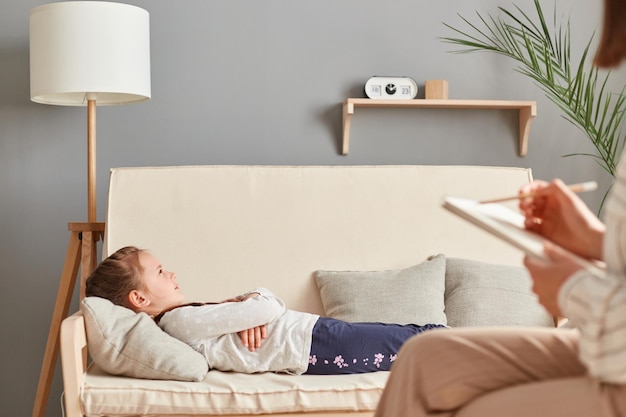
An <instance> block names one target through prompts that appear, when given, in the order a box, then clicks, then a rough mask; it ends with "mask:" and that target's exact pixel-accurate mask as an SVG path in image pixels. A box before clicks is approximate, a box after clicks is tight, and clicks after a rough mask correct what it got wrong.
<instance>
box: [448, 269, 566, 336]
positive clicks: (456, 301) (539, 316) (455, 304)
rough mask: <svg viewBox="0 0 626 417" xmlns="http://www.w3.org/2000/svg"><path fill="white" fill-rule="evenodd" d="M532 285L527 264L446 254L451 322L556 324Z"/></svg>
mask: <svg viewBox="0 0 626 417" xmlns="http://www.w3.org/2000/svg"><path fill="white" fill-rule="evenodd" d="M531 286H532V284H531V279H530V275H529V274H528V271H527V270H526V268H523V267H518V266H506V265H494V264H489V263H484V262H478V261H474V260H469V259H459V258H446V292H445V303H446V310H445V311H446V316H447V318H448V325H449V326H450V327H466V326H470V327H473V326H547V327H553V326H554V321H553V319H552V316H550V314H548V312H547V311H546V310H545V309H544V308H543V307H542V306H541V304H539V301H538V299H537V296H536V295H535V294H534V293H533V292H532V289H531V288H532V287H531Z"/></svg>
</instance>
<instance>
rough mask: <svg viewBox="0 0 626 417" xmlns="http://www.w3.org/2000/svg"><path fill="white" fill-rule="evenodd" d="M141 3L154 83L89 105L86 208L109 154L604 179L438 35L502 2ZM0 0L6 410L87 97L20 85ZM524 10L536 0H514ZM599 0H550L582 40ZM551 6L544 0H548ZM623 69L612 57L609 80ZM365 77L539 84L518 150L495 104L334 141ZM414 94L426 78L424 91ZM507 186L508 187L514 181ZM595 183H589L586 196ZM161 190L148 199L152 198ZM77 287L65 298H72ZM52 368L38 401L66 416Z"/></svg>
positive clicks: (21, 26)
mask: <svg viewBox="0 0 626 417" xmlns="http://www.w3.org/2000/svg"><path fill="white" fill-rule="evenodd" d="M128 2H129V3H133V4H136V5H138V6H141V7H144V8H146V9H147V10H148V11H149V12H150V16H151V44H152V92H153V96H152V99H151V100H150V101H148V102H145V103H142V104H135V105H128V106H122V107H100V108H98V112H97V113H98V127H97V130H98V213H99V216H98V217H99V220H101V221H103V220H104V212H105V200H106V195H107V179H108V170H109V169H110V168H111V167H119V166H148V165H183V164H185V165H186V164H286V165H309V164H313V165H320V164H323V165H326V164H328V165H348V164H350V165H353V164H354V165H358V164H468V165H502V166H504V165H507V166H508V165H513V166H522V167H531V168H532V169H533V172H534V175H535V177H536V178H545V179H551V178H553V177H557V176H558V177H562V178H563V179H565V180H566V181H568V182H575V181H582V180H588V179H597V180H598V181H600V182H601V184H602V188H603V189H604V188H606V187H607V186H608V184H609V183H610V181H609V178H607V176H606V175H605V174H604V173H603V172H602V171H601V169H600V168H599V167H598V166H597V165H596V164H595V163H594V162H593V161H592V160H591V159H590V158H584V157H571V158H563V157H562V155H564V154H567V153H573V152H590V151H591V150H592V149H591V147H590V145H589V143H588V141H587V139H586V138H585V137H584V136H583V134H582V133H581V132H579V131H578V130H577V129H576V128H574V127H572V126H571V125H570V124H569V123H568V122H567V121H565V120H564V119H562V118H561V114H560V112H559V111H558V110H557V109H556V107H555V106H554V105H553V104H551V103H550V102H549V101H547V100H546V99H545V98H544V96H543V94H542V93H541V91H540V90H539V89H538V88H537V87H535V86H534V85H533V83H532V82H531V81H529V80H528V79H527V78H525V77H524V76H522V75H520V74H518V73H516V72H515V71H514V65H513V64H512V63H511V62H509V61H507V60H506V59H505V58H502V57H497V56H491V55H488V54H484V53H479V54H465V55H455V54H451V53H448V51H450V50H451V49H453V48H452V47H451V46H450V45H446V44H444V43H442V42H441V41H440V40H438V37H441V36H446V35H450V34H451V32H450V31H449V30H447V29H446V28H445V27H444V26H443V25H442V22H448V23H453V24H457V25H458V24H459V22H460V19H459V18H458V17H457V13H460V14H461V15H464V16H468V17H472V16H474V11H475V10H480V11H483V12H494V11H495V9H496V8H497V6H500V5H502V6H511V4H512V3H511V2H509V1H496V0H463V1H460V0H459V1H449V0H448V1H439V2H437V1H432V0H391V1H380V0H378V1H373V0H317V1H306V2H305V1H301V0H261V1H245V0H228V1H224V0H223V1H209V0H180V1H166V0H129V1H128ZM43 3H45V1H42V0H2V2H1V3H0V265H2V269H3V274H2V275H3V278H2V279H1V280H0V317H2V320H3V323H4V324H3V329H4V330H3V335H2V337H1V338H0V353H1V354H0V361H1V362H0V369H1V370H2V371H1V372H0V415H2V416H26V415H30V412H31V409H32V403H33V399H34V395H35V390H36V385H37V380H38V376H39V370H40V365H41V360H42V358H43V353H44V346H45V343H46V338H47V333H48V327H49V324H50V317H51V312H52V310H53V307H54V301H55V296H56V291H57V285H58V281H59V276H60V272H61V269H62V264H63V260H64V257H65V251H66V245H67V240H68V237H69V234H68V232H67V223H68V222H73V221H84V220H86V211H87V208H86V110H85V109H84V108H77V107H58V106H46V105H41V104H35V103H32V102H31V101H30V100H29V59H28V14H29V11H30V9H31V8H33V7H35V6H37V5H40V4H43ZM517 3H518V4H520V5H521V6H522V7H524V8H526V9H527V10H529V11H532V9H533V6H532V2H531V1H530V0H526V1H521V2H520V1H518V2H517ZM598 3H599V2H584V1H564V0H563V1H558V4H559V9H560V11H561V12H562V13H563V14H565V15H568V14H571V19H572V28H573V30H574V33H573V38H574V39H573V40H574V44H575V45H576V48H582V46H583V45H584V44H585V43H586V41H587V40H588V38H589V36H591V33H592V31H593V30H594V29H596V28H597V27H598V22H599V16H600V15H601V13H600V6H599V4H598ZM544 4H545V7H546V10H547V11H548V13H550V14H551V11H552V7H553V6H552V5H553V2H552V1H545V2H544ZM624 74H625V73H624V70H623V69H621V70H618V71H616V72H615V73H614V82H615V85H616V86H617V87H620V86H621V85H622V84H623V83H624V78H625V77H624ZM372 75H406V76H411V77H413V78H414V79H415V80H416V81H417V82H418V84H420V85H423V83H424V80H428V79H446V80H448V81H449V86H450V98H476V99H511V100H517V99H523V100H537V102H538V115H537V118H536V119H535V121H534V123H533V125H532V129H531V133H530V143H529V151H528V156H526V157H525V158H521V157H519V156H518V155H517V151H516V150H517V115H516V113H515V112H512V111H494V110H480V111H479V110H464V111H459V110H388V109H368V110H365V109H359V110H358V111H357V114H356V115H355V117H354V120H353V125H352V139H351V150H350V154H349V155H348V156H342V155H340V152H339V149H340V139H339V138H340V132H341V106H340V103H341V102H342V101H343V100H344V99H345V98H347V97H360V96H362V89H363V85H364V83H365V81H366V80H367V79H368V78H369V77H370V76H372ZM420 96H421V97H423V91H422V92H421V93H420ZM512 191H515V190H512ZM601 196H602V193H601V192H597V193H593V194H587V195H585V196H584V197H585V199H586V201H587V202H588V203H589V205H590V206H592V207H593V209H594V210H597V208H598V207H599V201H600V198H601ZM158 199H159V196H155V201H154V203H155V204H159V201H158ZM76 305H77V302H76V299H75V300H74V303H73V305H72V310H75V309H76ZM61 392H62V383H61V378H60V371H59V370H58V368H57V372H56V374H55V378H54V385H53V389H52V393H51V396H50V400H49V405H48V409H47V414H46V415H47V416H48V417H52V416H55V417H56V416H60V415H61V408H60V405H59V402H60V395H61Z"/></svg>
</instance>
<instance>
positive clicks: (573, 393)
mask: <svg viewBox="0 0 626 417" xmlns="http://www.w3.org/2000/svg"><path fill="white" fill-rule="evenodd" d="M577 345H578V333H577V331H575V330H564V329H543V328H521V327H507V328H464V329H442V330H431V331H428V332H426V333H424V334H420V335H417V336H414V337H413V338H411V339H409V340H408V341H407V342H406V343H405V345H404V346H403V347H402V349H401V350H400V352H399V354H398V359H397V360H396V361H395V362H394V365H393V368H392V371H391V375H390V377H389V381H388V382H387V386H386V387H385V391H384V392H383V395H382V397H381V400H380V403H379V405H378V410H377V411H376V417H399V416H405V417H419V416H437V417H449V416H454V417H490V416H494V417H496V416H497V417H518V416H519V417H544V416H545V417H577V416H581V417H582V416H584V417H617V416H622V417H626V386H620V385H600V384H598V383H596V381H594V380H592V379H591V378H589V377H588V376H586V371H585V367H584V365H583V364H582V363H581V362H580V361H579V360H578V356H577V353H576V352H577Z"/></svg>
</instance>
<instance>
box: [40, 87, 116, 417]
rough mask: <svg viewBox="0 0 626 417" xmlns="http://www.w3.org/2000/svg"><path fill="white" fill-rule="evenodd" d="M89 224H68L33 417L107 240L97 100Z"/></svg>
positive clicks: (91, 127) (90, 146)
mask: <svg viewBox="0 0 626 417" xmlns="http://www.w3.org/2000/svg"><path fill="white" fill-rule="evenodd" d="M87 199H88V201H87V204H88V219H89V221H88V222H87V223H68V230H69V231H70V241H69V244H68V247H67V253H66V255H65V263H64V264H63V272H62V274H61V281H60V282H59V290H58V293H57V298H56V302H55V303H54V312H53V313H52V322H51V324H50V331H49V333H48V342H47V343H46V350H45V354H44V358H43V364H42V366H41V373H40V375H39V384H38V385H37V394H36V396H35V404H34V407H33V414H32V417H42V416H43V415H44V414H45V412H46V404H47V403H48V397H49V396H50V386H51V384H52V377H53V376H54V368H55V366H56V363H57V359H58V357H59V347H60V345H59V336H60V330H61V322H62V321H63V319H65V318H66V317H67V314H68V311H69V307H70V303H71V301H72V294H73V293H74V288H75V286H76V278H77V275H78V268H79V266H80V271H81V274H80V277H81V279H80V300H82V299H83V298H84V297H85V280H86V279H87V277H89V275H90V274H91V272H92V271H93V270H94V269H95V267H96V264H97V259H98V256H97V247H98V241H99V240H101V239H103V238H104V225H105V224H104V223H99V222H96V100H95V99H94V100H88V102H87Z"/></svg>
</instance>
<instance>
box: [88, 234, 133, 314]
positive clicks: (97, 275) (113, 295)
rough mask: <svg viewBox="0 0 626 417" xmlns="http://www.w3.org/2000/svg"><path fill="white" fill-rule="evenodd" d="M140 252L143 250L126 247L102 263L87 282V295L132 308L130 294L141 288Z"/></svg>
mask: <svg viewBox="0 0 626 417" xmlns="http://www.w3.org/2000/svg"><path fill="white" fill-rule="evenodd" d="M140 252H143V250H142V249H139V248H136V247H135V246H126V247H123V248H122V249H119V250H118V251H116V252H115V253H114V254H112V255H111V256H109V257H108V258H106V259H105V260H103V261H102V262H100V265H98V267H97V268H96V269H95V270H94V271H93V273H92V274H91V275H90V276H89V278H87V281H86V282H85V295H86V296H87V297H101V298H106V299H107V300H109V301H111V302H112V303H113V304H117V305H120V306H124V307H129V308H130V306H129V304H128V294H130V292H131V291H132V290H136V289H139V288H140V286H141V272H142V268H141V264H140V263H139V253H140Z"/></svg>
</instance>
